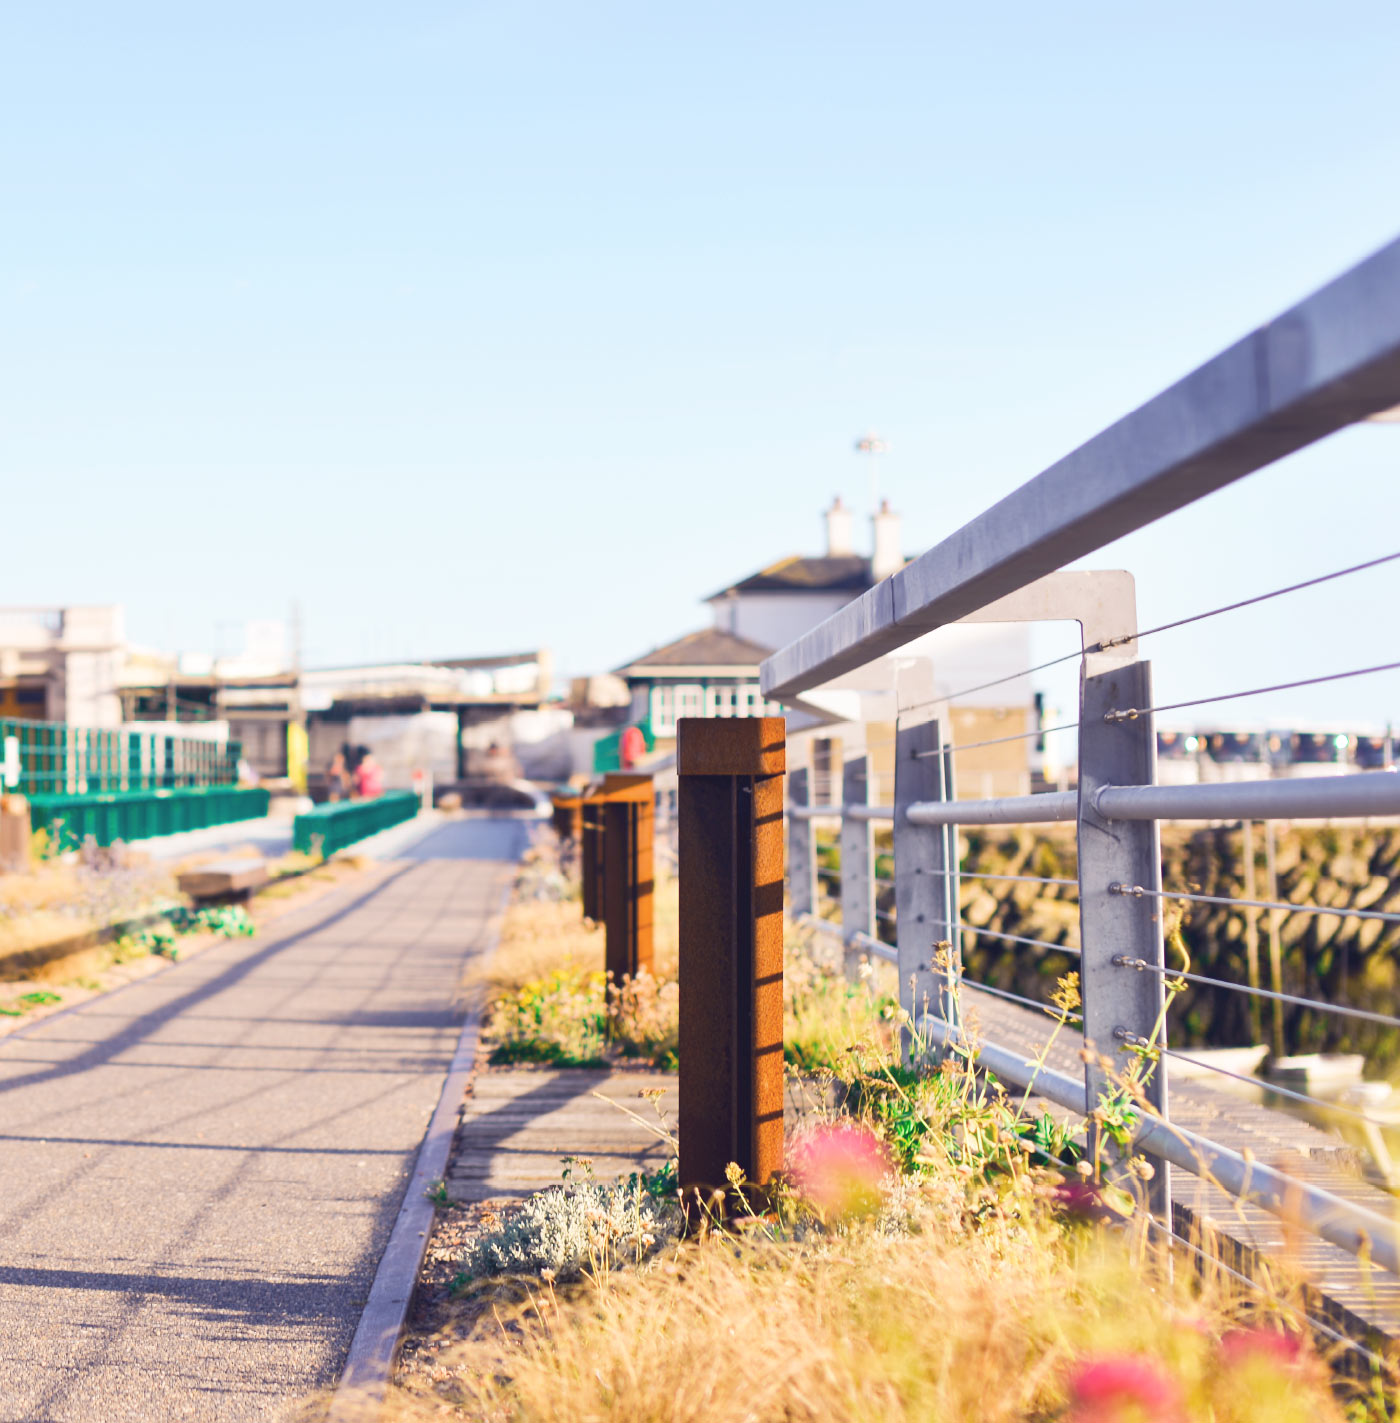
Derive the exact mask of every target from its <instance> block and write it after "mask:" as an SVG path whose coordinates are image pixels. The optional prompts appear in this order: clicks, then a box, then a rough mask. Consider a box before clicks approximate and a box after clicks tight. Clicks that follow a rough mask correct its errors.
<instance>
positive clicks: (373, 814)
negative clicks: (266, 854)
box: [292, 791, 418, 855]
mask: <svg viewBox="0 0 1400 1423" xmlns="http://www.w3.org/2000/svg"><path fill="white" fill-rule="evenodd" d="M417 814H418V792H417V791H386V792H385V793H384V794H383V795H381V796H376V797H375V798H374V799H373V800H344V801H333V802H331V803H330V804H329V805H318V806H317V807H316V808H315V809H314V810H308V811H306V812H305V814H303V815H299V816H297V818H296V820H295V821H293V822H292V848H293V849H294V850H300V851H301V852H302V854H304V855H314V854H315V853H316V852H317V851H318V850H319V851H320V853H321V854H323V855H334V854H335V852H336V851H337V850H343V849H344V848H345V847H346V846H347V845H353V844H354V843H355V842H356V841H357V840H363V839H364V838H365V837H366V836H368V835H374V834H376V833H377V832H379V831H380V830H387V829H388V828H389V827H390V826H391V825H398V824H400V823H401V822H402V821H405V820H412V819H413V817H414V816H415V815H417Z"/></svg>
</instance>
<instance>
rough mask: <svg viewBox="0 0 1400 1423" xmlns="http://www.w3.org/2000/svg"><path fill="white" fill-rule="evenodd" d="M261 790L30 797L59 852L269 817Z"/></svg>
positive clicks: (37, 822)
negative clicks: (87, 842)
mask: <svg viewBox="0 0 1400 1423" xmlns="http://www.w3.org/2000/svg"><path fill="white" fill-rule="evenodd" d="M268 799H269V797H268V793H267V791H265V790H263V789H262V788H261V787H260V786H192V787H182V788H177V789H174V790H153V791H93V792H89V793H87V794H84V795H67V794H46V793H43V792H41V793H39V794H38V795H31V796H30V797H29V815H30V824H31V825H32V826H33V828H34V829H35V830H44V831H47V832H48V834H49V835H50V837H51V838H52V839H53V841H54V843H55V844H56V845H57V846H58V848H60V849H63V850H71V849H75V848H76V847H77V846H79V845H81V844H82V843H83V842H84V841H85V840H88V839H92V840H95V841H96V842H97V844H99V845H111V844H114V843H115V842H116V841H118V840H121V841H123V842H127V841H131V840H148V839H151V838H152V837H154V836H158V835H177V834H179V832H180V831H182V830H202V829H204V828H205V827H206V826H209V825H226V824H229V823H231V822H233V821H238V820H257V819H260V818H261V817H262V816H264V815H266V814H267V806H268Z"/></svg>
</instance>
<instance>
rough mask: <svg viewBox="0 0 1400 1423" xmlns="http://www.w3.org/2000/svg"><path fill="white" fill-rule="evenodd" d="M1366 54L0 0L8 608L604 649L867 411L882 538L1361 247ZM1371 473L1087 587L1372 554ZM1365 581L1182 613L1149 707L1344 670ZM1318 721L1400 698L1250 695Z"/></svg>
mask: <svg viewBox="0 0 1400 1423" xmlns="http://www.w3.org/2000/svg"><path fill="white" fill-rule="evenodd" d="M1397 41H1400V10H1397V9H1396V7H1395V6H1394V5H1393V4H1374V5H1360V4H1355V5H1352V4H1338V5H1334V6H1325V7H1324V6H1318V5H1316V4H1313V3H1308V4H1294V3H1270V4H1251V3H1233V4H1224V5H1222V4H1220V3H1219V0H1215V3H1211V4H1198V3H1178V4H1176V5H1173V6H1169V7H1162V6H1153V7H1147V6H1132V5H1124V4H1122V3H1115V4H1103V5H1076V4H1068V5H1057V6H1047V5H1042V4H1029V3H1027V4H1011V5H1002V6H969V5H957V6H954V5H948V4H941V3H932V4H930V3H928V0H910V2H909V3H878V0H871V2H870V3H864V4H860V5H853V4H850V3H841V4H836V3H822V0H806V3H803V4H796V3H786V2H784V3H778V0H772V3H769V4H754V3H752V0H748V3H744V4H737V3H729V2H728V0H717V2H716V3H710V4H707V5H676V4H659V3H656V0H648V3H629V4H618V3H606V0H600V3H595V4H591V5H581V4H577V3H570V4H564V3H529V0H509V3H507V2H506V0H493V3H473V0H454V3H447V0H421V2H420V3H414V0H405V3H401V4H396V5H384V4H382V3H375V4H368V3H356V0H335V3H318V0H296V3H293V4H287V3H277V4H270V3H254V0H242V3H239V4H237V5H220V6H214V5H192V4H189V3H187V0H179V3H166V4H150V3H141V0H128V2H127V3H123V4H120V5H117V4H111V3H64V4H19V3H12V4H10V5H7V6H5V7H3V19H0V76H2V77H0V121H3V134H4V137H3V140H0V216H3V221H0V474H3V491H4V492H3V503H0V603H50V602H52V603H65V602H84V601H87V602H108V601H115V602H121V603H124V604H125V605H126V607H127V610H128V625H129V631H130V633H131V635H132V637H133V638H134V639H136V640H138V641H141V642H145V643H150V644H156V645H164V646H167V647H171V648H175V649H191V650H192V649H212V650H225V651H228V650H232V649H231V647H229V646H228V645H227V644H228V642H229V638H230V633H229V628H230V626H231V625H232V624H233V623H235V622H237V621H240V620H242V619H245V618H254V617H277V616H283V615H285V614H286V612H287V610H288V608H289V607H290V605H291V604H292V603H293V601H294V600H296V601H299V602H300V605H301V610H302V616H303V619H304V626H305V637H306V654H307V656H308V659H309V660H311V661H313V662H322V663H326V662H344V661H354V660H362V659H369V658H379V657H386V656H395V655H405V656H415V655H416V656H421V655H445V654H458V655H462V654H470V653H477V652H488V651H493V650H498V649H506V648H513V647H517V646H534V645H538V644H541V643H543V644H547V645H549V646H551V647H552V648H554V649H555V651H556V654H557V656H558V658H559V661H560V663H561V665H562V668H563V670H565V671H566V672H572V673H580V672H584V671H589V670H597V669H602V668H607V667H609V666H613V665H616V664H617V663H620V662H622V661H624V660H626V659H628V658H629V657H631V656H633V655H635V654H636V653H638V652H641V651H643V650H645V649H646V648H647V647H649V646H652V645H654V644H656V643H658V642H662V641H666V640H669V639H671V638H672V637H675V636H677V635H679V634H681V633H683V632H686V631H689V630H691V629H693V628H694V627H697V626H700V625H702V624H703V623H704V622H705V621H706V620H707V613H706V610H705V609H703V608H702V607H700V606H699V604H698V602H697V599H699V598H700V597H701V596H703V595H704V594H706V593H708V592H711V591H713V590H714V589H715V588H717V587H720V586H723V585H724V584H725V583H727V582H728V581H730V580H731V579H733V578H735V577H738V576H742V575H743V574H746V573H748V572H750V571H752V570H753V569H755V568H756V567H758V566H760V565H762V564H764V563H767V562H769V561H771V560H772V559H774V558H776V557H778V556H780V555H783V554H786V553H791V552H816V551H819V548H820V540H821V528H820V523H819V519H818V513H819V510H820V509H821V507H822V506H823V505H824V504H825V503H826V502H828V501H829V500H830V498H831V496H832V494H833V493H835V492H836V491H837V490H841V491H842V492H844V493H845V495H846V497H847V500H848V502H854V503H856V504H857V505H858V507H860V508H862V509H864V508H865V505H866V483H865V472H864V469H863V468H862V466H861V465H860V462H859V459H858V457H857V456H856V455H855V454H854V453H853V452H852V448H851V447H852V442H853V440H854V439H855V438H856V437H857V436H859V435H860V434H861V433H862V432H863V431H864V430H866V429H867V428H872V427H873V428H875V429H877V430H878V431H879V432H880V433H881V434H883V435H884V436H885V437H886V438H887V439H888V440H889V442H890V444H891V447H892V448H891V453H890V454H889V456H888V457H887V458H886V459H885V460H884V469H883V473H882V476H881V478H882V484H883V488H882V492H883V493H885V494H887V495H888V496H889V498H890V499H891V500H892V502H893V503H894V504H895V505H896V506H897V507H898V508H899V509H900V510H901V511H902V513H903V514H904V516H905V527H906V532H907V544H908V548H909V551H910V552H917V551H919V550H920V549H922V548H924V547H926V546H927V545H929V544H930V543H933V542H935V541H936V540H937V539H938V538H940V537H941V536H942V535H943V534H945V533H947V532H948V531H949V530H951V529H952V528H953V527H955V526H956V525H957V524H958V523H960V522H962V521H963V520H965V519H966V518H968V517H969V516H971V515H972V514H974V513H976V512H978V511H979V510H980V509H981V508H982V507H984V506H985V504H986V503H988V502H989V501H991V500H992V499H994V498H996V497H999V496H1000V495H1002V494H1004V493H1006V492H1007V491H1009V490H1010V489H1011V488H1013V487H1014V486H1015V485H1017V484H1019V483H1021V482H1022V481H1023V480H1025V479H1026V478H1028V477H1029V476H1031V475H1032V474H1034V473H1036V472H1037V471H1038V470H1039V469H1041V468H1042V467H1044V466H1045V465H1046V464H1048V463H1050V462H1051V461H1052V460H1053V459H1055V458H1056V457H1057V456H1058V455H1060V454H1062V453H1064V452H1065V451H1066V450H1068V449H1070V448H1072V447H1073V446H1075V445H1077V444H1078V443H1080V442H1081V441H1082V440H1083V439H1085V438H1087V437H1088V436H1089V435H1091V434H1093V433H1094V432H1095V431H1096V430H1097V429H1099V428H1100V427H1101V426H1103V425H1104V424H1106V423H1107V422H1109V421H1110V420H1112V419H1114V418H1116V417H1117V416H1118V415H1120V414H1122V413H1124V412H1125V411H1126V410H1128V409H1129V408H1131V407H1132V406H1134V405H1136V404H1138V403H1140V402H1141V401H1142V400H1143V399H1145V398H1147V397H1148V396H1150V395H1152V394H1153V393H1155V391H1157V390H1158V389H1160V388H1161V387H1162V386H1163V385H1165V384H1167V383H1168V382H1170V381H1171V380H1173V379H1175V378H1176V377H1178V376H1179V375H1181V374H1183V373H1184V372H1185V371H1186V370H1188V369H1190V368H1191V367H1193V366H1194V365H1196V364H1198V363H1199V362H1200V361H1201V360H1203V359H1205V358H1206V357H1208V356H1210V355H1212V354H1214V352H1215V351H1216V350H1218V349H1219V348H1220V347H1221V346H1223V345H1224V344H1226V343H1227V342H1229V341H1231V340H1233V339H1235V338H1236V337H1238V336H1239V335H1241V334H1243V333H1244V332H1245V331H1246V330H1248V329H1250V328H1251V327H1253V326H1255V325H1257V324H1258V323H1259V322H1260V321H1262V320H1265V319H1267V318H1268V317H1270V316H1271V315H1273V314H1274V313H1275V312H1277V311H1278V310H1280V309H1281V308H1283V307H1285V306H1287V305H1288V304H1290V303H1291V302H1292V301H1294V300H1296V299H1297V298H1298V297H1300V296H1302V295H1304V294H1305V293H1306V292H1308V291H1309V290H1311V289H1312V288H1313V287H1315V286H1317V285H1318V284H1320V283H1321V282H1323V281H1325V280H1327V279H1328V278H1330V277H1331V276H1333V275H1334V274H1336V273H1337V272H1338V271H1339V270H1341V269H1342V268H1344V267H1346V266H1348V265H1350V264H1351V263H1352V262H1354V261H1356V260H1357V259H1359V258H1360V257H1362V256H1364V255H1365V254H1366V253H1368V252H1369V251H1371V250H1373V249H1374V248H1376V247H1377V246H1379V245H1381V244H1382V243H1383V242H1385V241H1387V240H1389V239H1390V238H1392V237H1393V236H1395V235H1396V234H1397V233H1398V232H1400V182H1397V177H1400V174H1398V173H1397V137H1396V132H1397V130H1396V123H1395V118H1396V112H1397V107H1396V103H1397V101H1396V95H1397V68H1396V54H1397V48H1398V46H1397ZM1397 468H1400V427H1391V428H1383V427H1374V428H1367V429H1365V430H1360V431H1355V432H1349V433H1347V434H1345V435H1343V436H1341V437H1339V438H1338V439H1336V440H1334V441H1331V442H1329V443H1328V444H1327V445H1326V446H1324V447H1322V448H1321V449H1319V450H1316V451H1313V452H1311V453H1309V454H1307V455H1305V456H1303V457H1301V458H1299V459H1295V460H1293V461H1290V462H1289V464H1288V466H1287V467H1285V468H1282V469H1280V470H1278V471H1274V472H1269V473H1265V474H1263V475H1259V476H1256V477H1255V478H1253V479H1251V480H1249V481H1246V482H1245V484H1244V485H1242V486H1240V487H1239V488H1237V489H1235V490H1233V491H1230V492H1228V493H1226V494H1223V495H1221V496H1217V498H1216V499H1214V500H1212V501H1208V502H1207V504H1206V505H1205V506H1203V507H1202V508H1200V509H1197V510H1195V511H1192V513H1191V514H1190V515H1189V516H1184V517H1183V518H1182V519H1179V520H1176V521H1173V522H1172V523H1171V524H1168V525H1166V526H1164V527H1163V528H1162V529H1160V530H1158V531H1154V532H1153V533H1151V534H1145V535H1142V536H1139V537H1138V538H1136V539H1135V540H1131V541H1129V542H1128V544H1127V546H1126V547H1125V548H1123V549H1121V550H1115V551H1114V552H1113V554H1112V555H1107V556H1105V558H1104V559H1103V560H1100V561H1104V562H1124V561H1126V562H1127V564H1128V566H1132V567H1134V568H1135V570H1136V571H1138V573H1139V575H1140V580H1141V591H1142V603H1143V608H1142V611H1143V615H1144V619H1145V620H1146V621H1153V620H1158V619H1166V618H1168V617H1172V616H1177V615H1180V614H1181V613H1183V612H1189V611H1192V610H1194V609H1195V608H1197V607H1200V606H1208V605H1210V604H1211V603H1214V602H1216V601H1224V600H1225V599H1227V598H1229V597H1232V596H1238V595H1240V594H1241V593H1247V592H1250V591H1254V590H1257V589H1259V588H1261V587H1267V586H1269V585H1270V584H1271V583H1275V582H1280V581H1288V580H1289V579H1290V578H1292V577H1295V576H1301V575H1303V574H1306V573H1312V572H1320V571H1324V570H1326V569H1327V568H1329V567H1334V566H1336V565H1337V564H1339V563H1345V562H1349V561H1352V560H1353V559H1358V558H1362V557H1366V556H1368V555H1374V554H1378V553H1383V552H1389V551H1390V550H1391V548H1392V547H1400V520H1397V519H1396V518H1395V506H1396V496H1395V490H1396V478H1395V471H1396V470H1397ZM1366 589H1367V590H1368V591H1367V593H1366V596H1365V597H1364V598H1360V597H1359V596H1358V595H1357V594H1354V593H1351V592H1348V593H1347V594H1345V595H1344V596H1343V595H1338V598H1334V599H1333V600H1331V601H1327V600H1324V599H1321V598H1306V597H1305V598H1304V599H1302V600H1299V602H1298V607H1297V609H1296V612H1295V611H1290V613H1289V615H1288V616H1287V617H1285V615H1284V613H1283V611H1282V605H1276V608H1275V610H1274V612H1273V613H1271V615H1270V620H1269V621H1267V622H1265V623H1263V624H1258V625H1257V630H1256V631H1252V632H1247V633H1246V634H1245V635H1240V636H1235V635H1234V634H1233V633H1230V634H1229V635H1227V631H1226V630H1225V629H1224V628H1217V627H1216V626H1215V625H1207V627H1208V628H1209V629H1210V631H1209V632H1208V633H1205V632H1203V633H1200V634H1195V635H1193V636H1192V637H1191V638H1190V639H1187V640H1185V641H1183V642H1178V643H1173V644H1171V646H1170V649H1169V651H1170V654H1171V665H1170V668H1167V667H1166V666H1165V665H1164V666H1163V669H1162V671H1163V672H1169V673H1170V676H1169V678H1167V681H1169V683H1170V685H1169V686H1164V690H1170V691H1173V692H1178V693H1180V694H1182V695H1186V694H1192V693H1194V692H1195V691H1196V690H1197V689H1198V688H1199V689H1207V690H1215V691H1219V690H1224V689H1225V688H1226V686H1227V685H1228V686H1232V687H1233V686H1234V685H1245V686H1248V685H1253V684H1254V682H1255V681H1259V680H1268V681H1278V680H1286V679H1287V676H1288V675H1290V674H1291V675H1305V674H1306V673H1308V672H1316V671H1319V670H1333V669H1334V668H1341V667H1345V666H1347V665H1362V664H1364V663H1365V662H1366V661H1368V660H1369V661H1380V660H1389V659H1388V658H1385V657H1383V656H1381V655H1376V654H1377V653H1378V652H1379V653H1382V654H1383V653H1385V652H1386V651H1387V649H1389V656H1390V657H1394V656H1395V655H1397V654H1396V653H1395V651H1394V649H1395V647H1396V645H1397V642H1400V639H1397V638H1396V636H1395V634H1394V631H1393V629H1394V625H1395V609H1396V597H1395V594H1396V592H1397V591H1400V575H1397V574H1396V572H1395V571H1394V570H1393V569H1392V570H1389V571H1388V572H1387V574H1386V575H1385V576H1384V577H1382V578H1379V579H1376V578H1373V579H1372V581H1371V582H1369V583H1368V584H1366ZM1290 608H1291V605H1290ZM1249 626H1250V628H1256V625H1255V624H1250V625H1249ZM221 642H222V643H223V644H224V646H223V647H222V648H220V643H221ZM1164 646H1165V644H1164ZM1154 655H1155V652H1154ZM1299 669H1302V670H1301V671H1300V670H1299ZM1279 674H1283V675H1279ZM1241 678H1244V679H1245V680H1244V681H1242V682H1241V681H1240V680H1239V679H1241ZM1161 680H1163V679H1162V677H1160V676H1159V681H1161ZM1343 697H1345V698H1346V700H1345V702H1342V701H1341V700H1339V699H1341V698H1343ZM1342 705H1345V707H1346V708H1347V709H1348V711H1349V712H1354V713H1355V714H1356V715H1365V716H1367V717H1371V718H1373V719H1376V718H1378V719H1383V718H1384V717H1385V716H1386V715H1389V714H1390V713H1391V712H1397V713H1400V684H1397V682H1396V681H1395V680H1394V679H1391V680H1390V681H1389V682H1388V683H1386V684H1385V685H1384V686H1382V685H1381V684H1380V683H1376V682H1372V683H1370V684H1367V686H1366V687H1364V688H1363V687H1362V685H1361V684H1359V683H1358V684H1355V685H1354V686H1348V687H1347V688H1346V689H1345V690H1344V691H1336V690H1332V691H1328V692H1327V694H1326V695H1323V696H1311V695H1310V696H1302V697H1300V698H1295V699H1293V700H1287V701H1285V702H1281V703H1277V705H1275V704H1274V703H1271V704H1270V705H1269V706H1268V707H1267V708H1264V710H1267V711H1269V712H1273V711H1274V710H1276V709H1277V710H1279V711H1281V712H1287V713H1288V714H1290V715H1295V714H1296V715H1299V716H1301V715H1304V714H1316V715H1330V714H1331V712H1332V711H1333V710H1334V709H1335V708H1337V707H1339V706H1342ZM1240 710H1241V713H1243V712H1246V711H1250V710H1254V708H1252V707H1242V708H1241V709H1240Z"/></svg>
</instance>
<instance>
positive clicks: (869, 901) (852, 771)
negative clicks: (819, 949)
mask: <svg viewBox="0 0 1400 1423" xmlns="http://www.w3.org/2000/svg"><path fill="white" fill-rule="evenodd" d="M869 765H870V762H869V759H868V758H867V757H865V756H853V757H852V758H851V759H850V760H849V761H847V762H846V764H845V766H844V767H843V768H842V771H841V805H842V807H843V812H842V815H841V937H842V938H843V939H844V940H845V945H846V952H845V959H846V977H847V978H851V979H854V978H857V977H858V976H859V967H860V955H861V949H860V947H859V945H858V944H856V943H855V942H854V940H855V939H856V936H857V935H864V936H865V937H866V938H870V939H873V938H874V937H875V827H874V825H873V824H872V823H871V822H870V821H868V820H866V819H864V818H862V817H857V816H855V815H852V814H851V810H852V808H853V807H855V806H858V805H861V806H863V805H866V804H867V803H868V802H869V799H870V775H869Z"/></svg>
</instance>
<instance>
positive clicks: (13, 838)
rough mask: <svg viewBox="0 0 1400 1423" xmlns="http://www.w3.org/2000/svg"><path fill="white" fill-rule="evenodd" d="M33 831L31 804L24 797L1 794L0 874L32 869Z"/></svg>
mask: <svg viewBox="0 0 1400 1423" xmlns="http://www.w3.org/2000/svg"><path fill="white" fill-rule="evenodd" d="M31 831H32V826H31V820H30V815H29V802H28V801H27V800H26V799H25V798H24V796H22V795H3V794H0V873H3V872H4V871H6V870H11V871H14V872H17V873H18V872H23V871H27V870H28V869H29V868H30V867H31V864H32V857H33V851H32V849H31V846H32V844H33V839H32V833H31Z"/></svg>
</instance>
